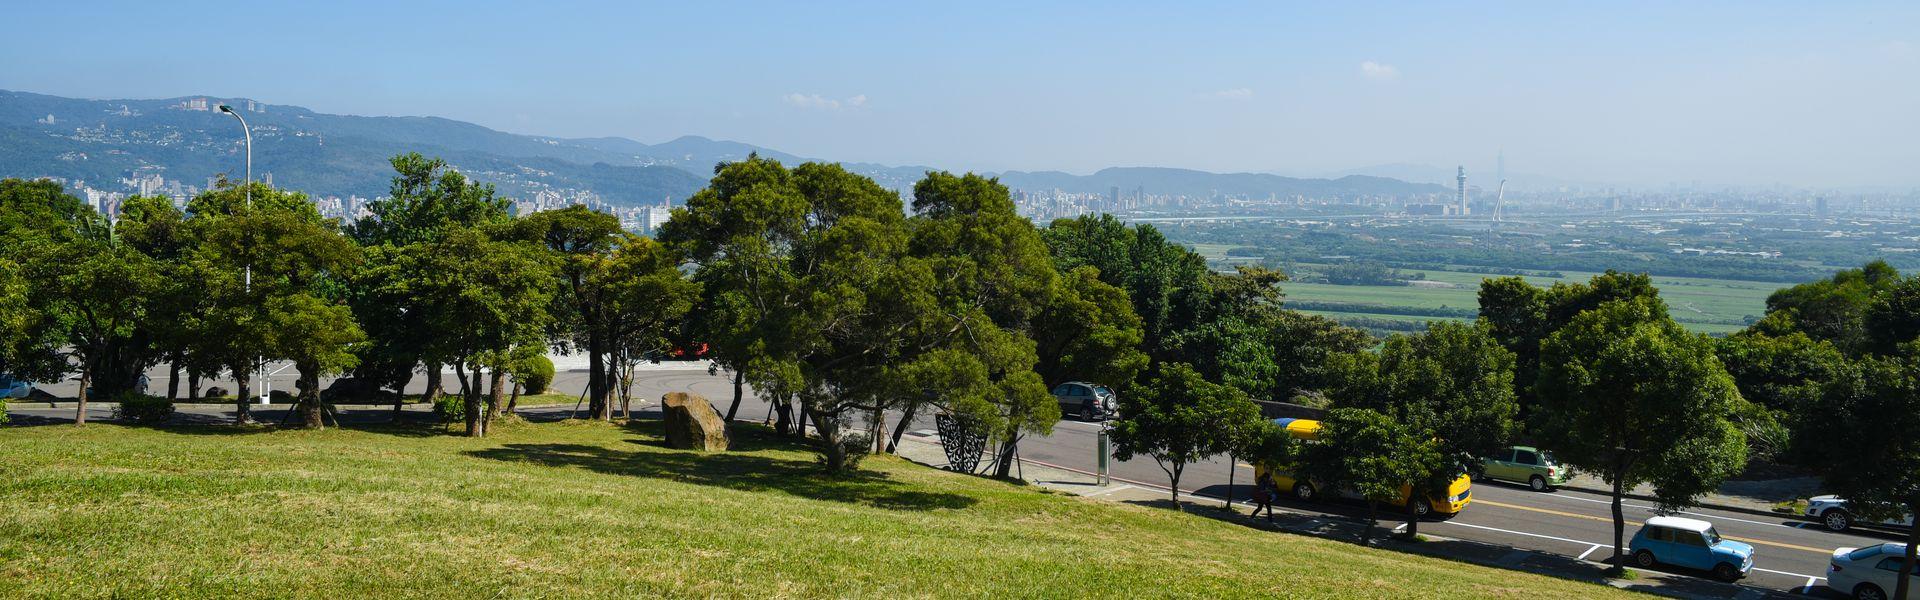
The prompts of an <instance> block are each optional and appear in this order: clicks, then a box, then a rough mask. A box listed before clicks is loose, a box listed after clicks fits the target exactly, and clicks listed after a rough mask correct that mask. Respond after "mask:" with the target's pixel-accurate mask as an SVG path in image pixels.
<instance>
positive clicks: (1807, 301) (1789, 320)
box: [1755, 260, 1900, 354]
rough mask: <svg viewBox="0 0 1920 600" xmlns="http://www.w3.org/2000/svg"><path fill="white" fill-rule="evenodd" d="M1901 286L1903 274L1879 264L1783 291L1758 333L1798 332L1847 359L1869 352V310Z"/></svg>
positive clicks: (1776, 294) (1773, 299)
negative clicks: (1830, 345)
mask: <svg viewBox="0 0 1920 600" xmlns="http://www.w3.org/2000/svg"><path fill="white" fill-rule="evenodd" d="M1899 283H1900V272H1899V271H1898V270H1895V269H1894V268H1893V267H1892V266H1891V265H1888V264H1887V263H1886V261H1882V260H1876V261H1873V262H1870V263H1867V264H1866V265H1864V266H1862V267H1860V268H1858V269H1847V270H1844V271H1840V272H1837V273H1834V274H1833V277H1830V278H1827V279H1822V280H1819V281H1813V282H1808V283H1803V284H1800V285H1796V286H1793V287H1790V288H1786V289H1782V290H1779V291H1776V292H1774V293H1773V294H1772V295H1770V296H1767V314H1766V317H1765V318H1763V319H1762V320H1761V322H1760V323H1757V324H1755V328H1756V329H1760V330H1763V331H1766V332H1767V333H1768V334H1770V335H1776V336H1777V335H1786V334H1789V333H1792V332H1795V331H1798V332H1802V333H1805V334H1807V337H1811V338H1813V339H1815V340H1820V341H1826V342H1831V343H1833V345H1834V346H1835V347H1837V348H1839V349H1840V350H1841V351H1843V352H1846V353H1848V354H1859V353H1863V352H1867V351H1869V350H1870V349H1872V348H1873V346H1874V342H1873V340H1872V338H1871V335H1870V334H1869V331H1868V327H1867V325H1866V314H1867V310H1868V308H1869V306H1870V305H1872V304H1873V299H1874V296H1875V295H1878V294H1880V293H1881V292H1883V291H1885V290H1888V289H1890V288H1893V287H1894V286H1896V285H1898V284H1899ZM1884 349H1885V348H1883V350H1884Z"/></svg>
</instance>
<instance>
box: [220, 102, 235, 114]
mask: <svg viewBox="0 0 1920 600" xmlns="http://www.w3.org/2000/svg"><path fill="white" fill-rule="evenodd" d="M220 112H223V113H227V114H233V107H231V106H227V105H225V104H222V105H220Z"/></svg>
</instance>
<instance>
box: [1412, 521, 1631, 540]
mask: <svg viewBox="0 0 1920 600" xmlns="http://www.w3.org/2000/svg"><path fill="white" fill-rule="evenodd" d="M1440 524H1441V525H1458V526H1460V527H1472V528H1474V529H1485V530H1487V531H1497V532H1500V533H1508V534H1513V535H1524V536H1527V537H1537V538H1541V539H1547V540H1554V541H1558V542H1567V543H1571V544H1579V545H1582V546H1598V545H1599V544H1595V543H1593V542H1583V541H1580V540H1572V539H1567V538H1563V537H1554V536H1551V535H1541V534H1538V533H1527V532H1525V531H1514V530H1511V529H1500V528H1498V527H1488V526H1485V525H1474V524H1471V523H1455V522H1453V521H1441V522H1440Z"/></svg>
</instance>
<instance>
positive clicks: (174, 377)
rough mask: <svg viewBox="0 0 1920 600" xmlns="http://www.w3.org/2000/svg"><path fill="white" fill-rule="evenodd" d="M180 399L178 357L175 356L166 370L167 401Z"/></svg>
mask: <svg viewBox="0 0 1920 600" xmlns="http://www.w3.org/2000/svg"><path fill="white" fill-rule="evenodd" d="M179 399H180V357H178V356H175V357H174V359H173V364H172V366H171V367H170V368H169V369H168V370H167V401H168V402H173V401H175V400H179Z"/></svg>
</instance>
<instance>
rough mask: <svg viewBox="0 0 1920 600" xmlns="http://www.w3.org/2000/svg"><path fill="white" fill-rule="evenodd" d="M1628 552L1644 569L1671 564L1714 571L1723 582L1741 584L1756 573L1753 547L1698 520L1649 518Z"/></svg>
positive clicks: (1634, 538)
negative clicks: (1754, 571)
mask: <svg viewBox="0 0 1920 600" xmlns="http://www.w3.org/2000/svg"><path fill="white" fill-rule="evenodd" d="M1627 550H1628V551H1629V552H1630V553H1632V555H1633V563H1634V564H1635V565H1639V566H1640V567H1642V568H1646V567H1652V566H1654V565H1658V564H1668V565H1674V566H1679V567H1686V568H1689V569H1699V570H1702V571H1712V572H1713V576H1714V577H1715V578H1717V579H1719V580H1721V581H1738V580H1739V579H1740V578H1742V577H1746V576H1747V572H1748V571H1751V570H1753V545H1751V544H1747V543H1744V542H1736V541H1733V540H1729V539H1725V538H1722V537H1720V532H1719V531H1715V530H1714V528H1713V524H1712V523H1708V522H1706V521H1702V520H1699V519H1688V518H1684V517H1653V518H1650V519H1647V523H1646V524H1645V525H1642V526H1641V527H1640V531H1639V532H1638V533H1635V534H1633V542H1632V543H1629V544H1627Z"/></svg>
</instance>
